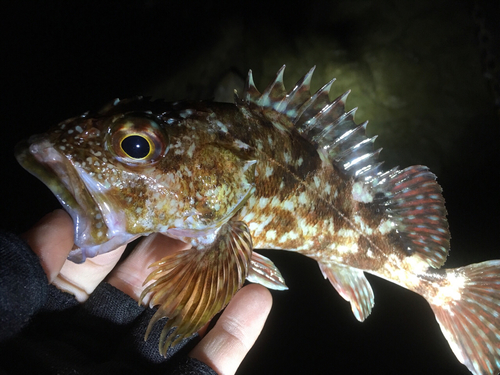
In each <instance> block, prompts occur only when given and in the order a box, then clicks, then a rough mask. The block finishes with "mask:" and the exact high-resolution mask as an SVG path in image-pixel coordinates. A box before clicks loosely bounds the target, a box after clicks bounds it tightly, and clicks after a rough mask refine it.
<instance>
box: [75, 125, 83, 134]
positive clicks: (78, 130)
mask: <svg viewBox="0 0 500 375" xmlns="http://www.w3.org/2000/svg"><path fill="white" fill-rule="evenodd" d="M75 130H76V131H77V132H78V133H82V132H83V129H82V127H81V126H80V125H77V126H75Z"/></svg>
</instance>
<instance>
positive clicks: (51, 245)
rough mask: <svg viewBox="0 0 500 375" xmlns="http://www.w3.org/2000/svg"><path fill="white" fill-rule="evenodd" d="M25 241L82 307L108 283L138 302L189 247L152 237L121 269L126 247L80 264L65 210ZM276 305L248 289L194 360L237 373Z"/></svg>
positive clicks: (259, 291)
mask: <svg viewBox="0 0 500 375" xmlns="http://www.w3.org/2000/svg"><path fill="white" fill-rule="evenodd" d="M24 237H25V238H26V240H27V241H28V243H29V245H30V246H31V248H32V249H33V251H34V252H35V253H36V254H37V255H38V257H39V258H40V262H41V264H42V267H43V269H44V270H45V273H46V274H47V278H48V279H49V282H51V283H53V284H55V285H56V286H58V287H59V288H60V289H62V290H65V291H67V292H69V293H72V294H74V295H75V297H76V298H77V299H78V300H79V301H80V302H83V301H85V300H86V299H87V298H88V296H89V295H90V294H91V293H92V291H93V290H94V289H95V288H96V287H97V285H98V284H99V283H100V282H101V281H103V280H106V281H107V282H108V283H110V284H111V285H113V286H114V287H116V288H117V289H120V290H121V291H123V292H124V293H126V294H128V295H129V296H131V297H132V298H134V299H135V300H138V299H139V296H140V293H141V292H142V289H143V285H142V283H143V281H144V280H145V278H146V277H147V275H148V274H149V272H150V270H148V268H147V267H148V266H149V265H150V264H151V263H153V262H155V261H157V260H159V259H160V258H162V257H164V256H166V255H168V254H169V253H172V252H174V251H180V250H183V249H185V248H186V246H187V245H186V244H184V243H183V242H181V241H177V240H173V239H171V238H169V237H166V236H163V235H151V236H149V237H147V238H145V239H144V240H143V241H142V242H141V243H140V244H139V245H138V246H137V247H136V249H135V250H134V251H133V252H132V254H130V256H129V257H127V259H126V260H125V261H124V262H122V263H120V264H119V265H118V266H117V267H116V268H115V266H116V263H117V262H118V260H119V259H120V256H121V255H122V253H123V251H124V250H125V246H122V247H120V248H119V249H116V250H114V251H111V252H109V253H107V254H103V255H99V256H97V257H95V258H90V259H87V260H86V261H85V262H84V263H82V264H75V263H73V262H70V261H68V260H67V259H66V257H67V256H68V254H69V252H70V250H71V248H72V247H73V223H72V220H71V218H70V217H69V215H68V214H67V213H66V212H64V211H62V210H56V211H54V212H52V213H50V214H48V215H47V216H45V217H44V218H43V219H42V220H40V222H39V223H37V224H36V225H35V226H34V227H33V228H32V229H30V230H29V231H28V232H27V233H26V234H25V235H24ZM271 304H272V298H271V294H270V293H269V291H268V290H267V289H266V288H264V287H262V286H260V285H248V286H246V287H244V288H242V289H241V290H240V291H239V292H238V293H237V294H236V295H235V296H234V298H233V299H232V300H231V302H230V304H229V305H228V306H227V308H226V310H225V311H224V313H223V314H222V315H221V317H220V318H219V320H218V321H217V323H216V325H215V326H214V327H213V329H212V330H211V331H210V332H208V333H207V334H206V336H205V337H203V339H202V340H201V341H200V343H198V345H197V346H196V347H195V348H194V349H193V350H192V351H191V352H190V354H189V355H190V356H191V357H192V358H196V359H198V360H200V361H202V362H204V363H206V364H208V365H209V366H210V367H212V368H213V369H214V370H215V371H216V372H217V373H219V374H234V373H235V372H236V370H237V368H238V366H239V365H240V364H241V361H242V360H243V358H244V357H245V355H246V354H247V353H248V351H249V350H250V348H251V347H252V346H253V344H254V342H255V340H256V339H257V337H258V336H259V334H260V332H261V330H262V327H263V325H264V323H265V320H266V318H267V315H268V314H269V311H270V309H271Z"/></svg>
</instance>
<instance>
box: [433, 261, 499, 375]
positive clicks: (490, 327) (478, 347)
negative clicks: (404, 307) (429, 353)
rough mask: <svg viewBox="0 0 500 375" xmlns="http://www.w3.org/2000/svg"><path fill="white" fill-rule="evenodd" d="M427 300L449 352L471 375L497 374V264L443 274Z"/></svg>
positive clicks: (474, 266)
mask: <svg viewBox="0 0 500 375" xmlns="http://www.w3.org/2000/svg"><path fill="white" fill-rule="evenodd" d="M446 276H447V277H446V280H447V285H445V286H441V287H439V292H438V294H437V295H436V296H433V297H431V298H429V302H430V304H431V307H432V310H433V311H434V313H435V314H436V319H437V321H438V323H439V325H440V326H441V330H442V331H443V334H444V336H445V337H446V339H447V340H448V343H449V344H450V346H451V349H452V350H453V352H454V353H455V355H456V356H457V358H458V359H459V361H460V362H462V363H463V364H464V365H465V366H467V368H468V369H469V370H470V371H471V372H472V373H473V374H475V375H480V374H481V375H483V374H492V375H493V374H498V373H499V371H500V260H491V261H487V262H483V263H477V264H471V265H469V266H466V267H461V268H456V269H448V270H446Z"/></svg>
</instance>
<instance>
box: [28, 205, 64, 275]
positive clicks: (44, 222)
mask: <svg viewBox="0 0 500 375" xmlns="http://www.w3.org/2000/svg"><path fill="white" fill-rule="evenodd" d="M23 237H24V239H25V240H26V241H27V242H28V244H29V245H30V247H31V249H32V250H33V251H34V252H35V253H36V254H37V255H38V257H39V258H40V263H41V265H42V267H43V269H44V271H45V273H46V274H47V278H48V279H49V282H52V281H53V280H54V279H55V278H56V276H57V275H58V274H59V271H60V270H61V268H62V266H63V264H64V262H65V260H66V257H67V256H68V254H69V252H70V251H71V248H72V247H73V221H72V220H71V218H70V216H69V215H68V214H67V213H66V212H65V211H63V210H55V211H53V212H51V213H49V214H47V215H45V216H44V217H43V218H42V219H41V220H40V221H39V222H38V223H36V224H35V226H34V227H33V228H31V229H30V230H28V231H27V232H26V233H24V234H23Z"/></svg>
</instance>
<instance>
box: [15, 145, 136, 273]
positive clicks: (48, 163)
mask: <svg viewBox="0 0 500 375" xmlns="http://www.w3.org/2000/svg"><path fill="white" fill-rule="evenodd" d="M16 159H17V160H18V162H19V163H20V164H21V166H22V167H23V168H25V169H26V170H27V171H28V172H30V173H31V174H33V175H34V176H35V177H37V178H38V179H40V180H41V181H42V182H43V183H44V184H45V185H46V186H47V187H48V188H49V189H50V190H51V191H52V193H53V194H54V195H55V196H56V198H57V199H58V200H59V202H60V203H61V205H62V206H63V208H64V209H65V210H66V211H67V212H68V214H69V215H70V216H71V218H72V220H73V225H74V244H75V247H74V249H73V250H72V251H71V252H70V254H69V256H68V259H70V260H71V261H73V262H75V263H82V262H84V261H85V259H86V258H87V257H94V256H96V255H98V254H103V253H107V252H109V251H111V250H114V249H116V248H117V247H119V246H120V245H122V244H125V243H128V242H130V241H132V240H133V239H134V238H136V237H137V236H135V235H132V234H129V233H126V232H124V231H123V228H122V227H123V224H122V223H121V220H120V218H119V217H117V216H118V215H115V214H112V211H111V210H110V212H108V213H103V211H102V210H101V209H100V208H99V205H98V204H96V201H95V199H94V197H93V195H92V193H91V191H89V189H88V188H87V186H86V184H85V183H84V181H83V180H82V179H81V176H80V174H79V172H78V171H77V169H76V168H75V166H74V165H73V164H72V162H71V160H69V159H68V158H67V157H66V156H65V155H63V154H62V153H60V152H59V151H57V150H56V148H55V147H54V144H53V143H52V142H51V141H50V139H49V137H47V136H45V135H35V136H33V137H31V138H30V139H29V140H28V141H24V142H21V143H19V144H18V145H17V146H16Z"/></svg>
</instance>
